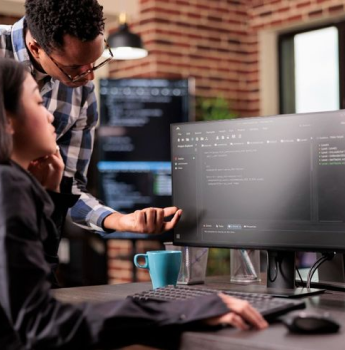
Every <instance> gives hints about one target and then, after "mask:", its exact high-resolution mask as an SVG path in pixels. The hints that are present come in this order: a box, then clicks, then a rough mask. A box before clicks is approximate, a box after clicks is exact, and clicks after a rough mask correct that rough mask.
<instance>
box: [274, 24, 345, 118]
mask: <svg viewBox="0 0 345 350" xmlns="http://www.w3.org/2000/svg"><path fill="white" fill-rule="evenodd" d="M343 28H344V23H340V24H336V25H330V26H327V27H323V28H316V29H313V30H308V31H304V32H295V33H290V34H285V35H282V36H280V37H279V73H280V113H305V112H317V111H330V110H337V109H340V108H344V102H343V101H344V100H345V99H344V98H343V95H344V88H343V84H344V79H345V77H344V78H343V77H342V76H343V68H342V62H343V64H345V63H344V59H343V57H344V54H343V51H344V46H345V44H344V40H343V38H344V29H343Z"/></svg>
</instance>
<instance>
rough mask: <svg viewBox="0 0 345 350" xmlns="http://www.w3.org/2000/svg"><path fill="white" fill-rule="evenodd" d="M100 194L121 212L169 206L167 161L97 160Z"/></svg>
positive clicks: (169, 176) (168, 165) (168, 168)
mask: <svg viewBox="0 0 345 350" xmlns="http://www.w3.org/2000/svg"><path fill="white" fill-rule="evenodd" d="M97 167H98V171H99V176H100V184H101V186H100V187H101V188H100V195H101V197H102V198H104V200H105V201H106V203H107V204H108V205H109V206H110V207H111V208H113V209H115V210H116V211H119V212H121V213H133V212H134V211H135V210H140V209H144V208H148V207H161V208H162V207H169V206H171V201H172V200H171V165H170V162H99V163H98V165H97Z"/></svg>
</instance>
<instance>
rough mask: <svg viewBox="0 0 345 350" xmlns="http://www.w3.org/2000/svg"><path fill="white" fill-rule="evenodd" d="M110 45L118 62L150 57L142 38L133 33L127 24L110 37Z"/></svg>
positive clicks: (122, 25)
mask: <svg viewBox="0 0 345 350" xmlns="http://www.w3.org/2000/svg"><path fill="white" fill-rule="evenodd" d="M108 44H109V46H110V47H111V50H112V52H113V54H114V58H115V59H117V60H134V59H138V58H144V57H146V56H147V55H148V52H147V50H145V49H144V48H143V43H142V40H141V38H140V36H139V35H137V34H134V33H131V32H130V30H129V28H128V25H127V23H123V24H121V25H120V27H119V30H118V31H117V32H114V33H111V34H110V35H109V38H108Z"/></svg>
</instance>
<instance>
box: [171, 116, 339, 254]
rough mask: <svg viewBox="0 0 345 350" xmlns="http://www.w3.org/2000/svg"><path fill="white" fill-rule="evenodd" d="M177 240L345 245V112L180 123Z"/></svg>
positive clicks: (176, 136)
mask: <svg viewBox="0 0 345 350" xmlns="http://www.w3.org/2000/svg"><path fill="white" fill-rule="evenodd" d="M171 140H172V163H173V166H172V175H173V203H174V205H176V206H178V207H180V208H182V209H183V210H184V214H183V216H182V218H181V220H180V223H179V225H178V227H177V228H176V229H175V233H174V240H175V243H176V244H188V245H205V246H213V247H234V248H236V247H239V248H256V249H274V250H277V249H278V250H279V249H281V250H306V251H326V250H329V251H344V250H345V111H337V112H326V113H310V114H300V115H284V116H275V117H261V118H248V119H235V120H229V121H215V122H198V123H188V124H187V123H185V124H175V125H172V127H171Z"/></svg>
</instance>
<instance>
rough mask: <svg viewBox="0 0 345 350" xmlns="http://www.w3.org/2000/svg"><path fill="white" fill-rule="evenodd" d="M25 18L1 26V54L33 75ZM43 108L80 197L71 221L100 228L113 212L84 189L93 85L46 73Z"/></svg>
mask: <svg viewBox="0 0 345 350" xmlns="http://www.w3.org/2000/svg"><path fill="white" fill-rule="evenodd" d="M24 25H25V22H24V18H22V19H21V20H20V21H18V22H17V23H15V24H14V25H13V26H6V25H0V57H8V58H14V59H15V60H17V61H19V62H22V63H23V64H25V65H26V66H27V67H28V68H29V69H30V71H31V73H32V74H33V76H35V69H34V67H33V65H32V63H31V61H30V57H29V53H28V50H27V49H26V46H25V41H24ZM41 95H42V97H43V100H44V104H45V106H46V108H47V109H48V110H49V111H50V112H51V113H52V114H53V115H54V118H55V120H54V123H53V124H54V126H55V128H56V134H57V142H58V144H59V147H60V151H61V155H62V158H63V160H64V162H65V165H66V166H65V171H64V176H66V177H70V178H71V177H73V179H74V181H73V187H72V192H73V193H74V194H79V195H80V199H79V200H78V202H77V203H76V204H75V205H74V206H73V207H72V208H71V210H70V215H71V218H72V220H73V221H74V223H76V224H78V225H80V226H82V227H84V228H88V229H94V230H97V231H103V229H102V222H103V220H104V218H105V217H106V216H108V215H109V214H111V213H112V212H114V210H113V209H111V208H109V207H105V206H104V205H103V204H101V203H100V202H99V201H98V200H97V199H96V198H94V197H93V196H92V195H91V194H90V193H88V192H87V190H86V183H87V178H86V174H87V169H88V166H89V163H90V158H91V153H92V148H93V142H94V134H95V127H96V125H97V122H98V113H97V101H96V96H95V92H94V84H93V83H92V82H89V83H87V84H86V85H85V86H81V87H77V88H70V87H67V86H66V85H64V84H62V83H61V82H60V81H58V80H56V79H54V78H51V77H50V76H47V77H46V78H45V80H44V85H43V87H42V89H41Z"/></svg>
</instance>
